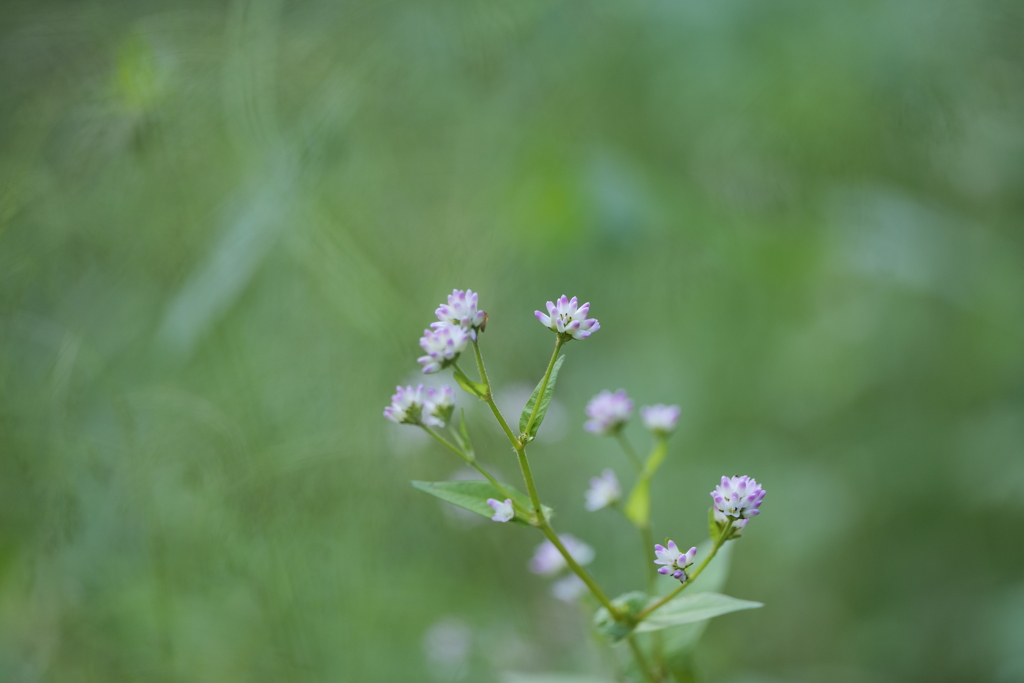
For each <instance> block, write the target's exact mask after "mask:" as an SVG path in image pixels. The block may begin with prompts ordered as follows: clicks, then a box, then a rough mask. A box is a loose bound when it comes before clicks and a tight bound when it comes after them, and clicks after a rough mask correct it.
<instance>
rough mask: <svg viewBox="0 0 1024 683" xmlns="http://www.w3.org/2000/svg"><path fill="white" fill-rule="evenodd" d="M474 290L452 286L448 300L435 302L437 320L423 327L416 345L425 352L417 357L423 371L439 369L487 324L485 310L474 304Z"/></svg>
mask: <svg viewBox="0 0 1024 683" xmlns="http://www.w3.org/2000/svg"><path fill="white" fill-rule="evenodd" d="M478 296H479V295H478V294H477V293H476V292H474V291H473V290H472V289H467V290H466V291H462V290H461V289H453V290H452V293H451V294H450V295H449V296H448V303H447V304H441V305H440V306H438V308H437V310H436V311H434V313H435V314H436V315H437V322H436V323H431V324H430V327H429V328H427V329H426V330H424V331H423V336H422V337H420V347H422V349H423V351H424V353H425V354H426V355H424V356H420V357H419V358H418V359H417V361H418V362H419V363H420V365H422V366H423V372H424V373H426V374H431V373H434V372H440V371H441V370H442V369H444V368H446V367H448V366H449V365H451V364H452V363H454V362H455V361H456V360H458V358H459V354H461V353H462V352H463V351H465V350H466V346H467V345H468V344H469V342H470V341H476V335H477V332H479V331H481V330H483V329H484V328H485V327H486V326H487V314H486V313H485V312H483V311H481V310H479V308H478V307H477V301H478Z"/></svg>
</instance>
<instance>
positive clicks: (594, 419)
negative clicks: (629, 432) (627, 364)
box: [583, 389, 633, 436]
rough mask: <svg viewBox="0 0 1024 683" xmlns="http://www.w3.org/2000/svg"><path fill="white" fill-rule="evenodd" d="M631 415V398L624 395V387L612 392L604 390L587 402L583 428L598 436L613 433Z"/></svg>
mask: <svg viewBox="0 0 1024 683" xmlns="http://www.w3.org/2000/svg"><path fill="white" fill-rule="evenodd" d="M632 415H633V400H632V399H631V398H629V396H627V395H626V390H625V389H619V390H618V391H616V392H615V393H614V394H613V393H612V392H610V391H607V390H605V391H602V392H601V393H600V394H598V395H597V396H595V397H594V398H592V399H590V403H588V404H587V417H588V418H589V419H588V420H587V421H586V422H585V423H584V424H583V428H584V429H586V430H587V431H588V432H590V433H591V434H597V435H599V436H605V435H608V434H614V433H615V432H617V431H618V430H620V429H622V426H623V425H625V424H626V422H628V421H629V418H630V417H632Z"/></svg>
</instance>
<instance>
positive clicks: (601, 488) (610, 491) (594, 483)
mask: <svg viewBox="0 0 1024 683" xmlns="http://www.w3.org/2000/svg"><path fill="white" fill-rule="evenodd" d="M586 495H587V503H586V505H585V506H584V507H586V508H587V510H589V511H590V512H594V511H596V510H600V509H602V508H606V507H608V506H609V505H614V504H615V503H617V502H619V499H620V498H622V489H621V488H619V480H618V479H616V478H615V472H612V471H611V470H605V471H604V472H601V476H599V477H593V478H592V479H591V480H590V488H589V489H587V494H586Z"/></svg>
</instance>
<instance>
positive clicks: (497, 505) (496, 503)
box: [487, 498, 516, 522]
mask: <svg viewBox="0 0 1024 683" xmlns="http://www.w3.org/2000/svg"><path fill="white" fill-rule="evenodd" d="M487 504H488V505H490V506H491V509H492V510H494V516H493V517H491V519H492V520H494V521H495V522H507V521H509V520H510V519H512V518H513V517H515V516H516V511H515V508H513V507H512V499H511V498H506V499H505V502H502V501H500V500H495V499H494V498H488V499H487Z"/></svg>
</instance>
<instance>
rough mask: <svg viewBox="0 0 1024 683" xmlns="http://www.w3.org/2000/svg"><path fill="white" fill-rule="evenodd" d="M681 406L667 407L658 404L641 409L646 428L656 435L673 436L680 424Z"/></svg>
mask: <svg viewBox="0 0 1024 683" xmlns="http://www.w3.org/2000/svg"><path fill="white" fill-rule="evenodd" d="M680 412H681V411H680V410H679V406H666V405H662V404H661V403H658V404H656V405H653V406H644V407H643V408H641V409H640V417H641V418H642V419H643V421H644V426H645V427H647V428H648V429H649V430H651V431H652V432H654V433H655V434H660V435H662V436H665V435H668V434H671V433H672V432H674V431H675V430H676V425H678V424H679V413H680Z"/></svg>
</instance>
